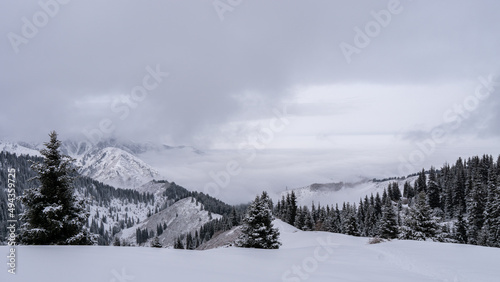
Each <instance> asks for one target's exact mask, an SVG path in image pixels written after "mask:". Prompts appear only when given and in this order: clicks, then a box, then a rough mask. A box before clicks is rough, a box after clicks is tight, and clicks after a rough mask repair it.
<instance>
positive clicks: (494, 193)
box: [482, 168, 500, 247]
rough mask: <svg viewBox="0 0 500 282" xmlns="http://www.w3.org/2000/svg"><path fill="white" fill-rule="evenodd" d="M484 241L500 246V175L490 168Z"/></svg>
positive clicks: (486, 243)
mask: <svg viewBox="0 0 500 282" xmlns="http://www.w3.org/2000/svg"><path fill="white" fill-rule="evenodd" d="M484 216H485V223H484V226H483V232H482V233H483V234H484V236H485V238H484V241H485V242H484V243H485V245H487V246H490V247H500V176H497V174H496V172H495V170H494V169H493V168H492V169H490V172H489V175H488V202H487V203H486V210H485V213H484Z"/></svg>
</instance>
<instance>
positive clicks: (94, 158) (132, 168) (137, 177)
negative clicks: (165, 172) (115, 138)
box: [79, 147, 160, 189]
mask: <svg viewBox="0 0 500 282" xmlns="http://www.w3.org/2000/svg"><path fill="white" fill-rule="evenodd" d="M79 162H80V165H81V169H80V172H81V173H82V174H83V175H85V176H88V177H90V178H93V179H95V180H97V181H101V182H103V183H106V184H108V185H111V186H115V187H120V188H131V189H133V188H135V187H139V186H141V185H142V184H144V183H146V182H148V181H151V180H153V179H155V178H156V179H157V178H158V177H159V176H160V175H159V173H158V171H156V170H155V169H154V168H152V167H151V166H149V165H148V164H146V163H145V162H143V161H142V160H141V159H139V158H138V157H136V156H134V155H132V154H130V153H128V152H125V151H124V150H122V149H119V148H114V147H107V148H103V149H100V150H98V151H96V152H95V153H87V154H85V155H84V156H83V157H82V158H80V159H79Z"/></svg>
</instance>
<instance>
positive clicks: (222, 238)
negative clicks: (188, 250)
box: [197, 226, 241, 250]
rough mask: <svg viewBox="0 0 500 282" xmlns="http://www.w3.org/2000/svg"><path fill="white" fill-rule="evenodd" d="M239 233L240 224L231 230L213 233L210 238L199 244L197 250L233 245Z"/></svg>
mask: <svg viewBox="0 0 500 282" xmlns="http://www.w3.org/2000/svg"><path fill="white" fill-rule="evenodd" d="M240 235H241V226H235V227H233V228H232V229H231V230H228V231H225V232H220V233H219V234H217V233H216V234H214V236H213V237H212V239H210V240H209V241H208V242H204V243H203V244H201V245H200V246H199V247H198V248H197V250H210V249H215V248H224V247H229V246H233V245H234V243H235V242H236V240H237V239H238V237H239V236H240Z"/></svg>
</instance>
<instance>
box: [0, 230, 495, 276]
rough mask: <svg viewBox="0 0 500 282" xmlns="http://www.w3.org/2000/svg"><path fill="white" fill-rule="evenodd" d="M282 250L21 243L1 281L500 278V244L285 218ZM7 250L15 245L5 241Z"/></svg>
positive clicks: (4, 249)
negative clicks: (373, 237) (373, 234)
mask: <svg viewBox="0 0 500 282" xmlns="http://www.w3.org/2000/svg"><path fill="white" fill-rule="evenodd" d="M274 223H275V226H277V227H279V229H280V232H281V241H282V242H283V246H282V247H281V248H280V249H279V250H256V249H241V248H235V247H229V248H219V249H212V250H207V251H186V250H174V249H155V248H137V247H94V246H90V247H89V246H87V247H80V246H20V247H17V250H16V258H17V265H16V272H17V274H16V275H12V274H10V273H8V272H7V265H6V264H4V266H3V270H2V271H0V281H13V282H18V281H19V282H21V281H22V282H27V281H38V282H49V281H51V282H52V281H55V282H58V281H61V282H67V281H72V282H80V281H82V282H83V281H85V282H88V281H92V282H101V281H102V282H117V281H121V282H122V281H123V282H125V281H128V282H143V281H144V282H145V281H214V282H215V281H216V282H222V281H228V282H229V281H231V282H234V281H239V282H256V281H259V282H265V281H315V282H318V281H319V282H322V281H329V282H332V281H334V282H335V281H342V282H344V281H349V282H357V281H359V282H368V281H372V282H378V281H380V282H391V281H394V282H401V281H404V282H427V281H429V282H430V281H441V282H446V281H449V282H455V281H456V282H467V281H470V282H478V281H480V282H497V281H499V280H498V279H499V277H500V268H499V267H498V261H500V249H497V248H485V247H478V246H470V245H456V244H444V243H435V242H417V241H398V240H394V241H391V242H384V243H381V244H377V245H370V244H368V238H358V237H351V236H347V235H340V234H333V233H326V232H304V231H299V230H297V229H295V228H294V227H292V226H290V225H287V224H285V223H283V222H281V221H279V220H276V221H274ZM0 253H2V254H4V255H5V256H7V255H8V247H7V246H2V247H0Z"/></svg>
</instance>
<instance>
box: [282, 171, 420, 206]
mask: <svg viewBox="0 0 500 282" xmlns="http://www.w3.org/2000/svg"><path fill="white" fill-rule="evenodd" d="M416 179H417V177H416V176H413V177H408V178H406V179H393V180H385V181H376V180H362V181H359V182H355V183H344V182H338V183H325V184H318V183H315V184H311V185H309V186H305V187H301V188H296V189H291V190H287V191H283V192H282V193H281V194H280V195H279V198H278V199H276V200H279V199H281V197H282V196H284V197H286V195H287V194H289V193H291V192H292V191H294V193H295V196H296V197H297V204H298V205H299V206H304V205H305V206H311V205H312V203H313V202H314V203H315V204H316V205H317V204H321V205H335V204H338V205H339V206H342V204H343V203H344V202H346V203H347V202H349V203H359V200H360V199H362V198H364V197H365V196H370V195H371V194H373V195H376V194H377V193H379V194H380V195H382V193H383V192H384V189H386V188H387V186H389V184H391V183H394V182H397V183H398V185H399V188H400V190H401V193H403V187H404V183H405V182H406V181H408V182H410V183H411V184H413V183H414V182H415V180H416Z"/></svg>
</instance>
